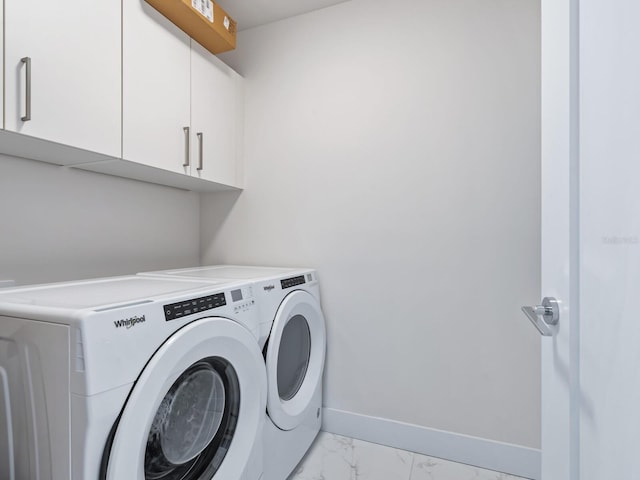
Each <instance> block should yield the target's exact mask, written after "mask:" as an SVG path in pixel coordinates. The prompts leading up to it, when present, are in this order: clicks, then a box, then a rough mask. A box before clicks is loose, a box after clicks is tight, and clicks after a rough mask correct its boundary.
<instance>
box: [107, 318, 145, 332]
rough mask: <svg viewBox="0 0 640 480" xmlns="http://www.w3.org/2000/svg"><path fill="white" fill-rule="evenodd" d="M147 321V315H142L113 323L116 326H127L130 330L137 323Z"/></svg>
mask: <svg viewBox="0 0 640 480" xmlns="http://www.w3.org/2000/svg"><path fill="white" fill-rule="evenodd" d="M146 321H147V319H146V317H145V316H144V315H142V316H141V317H131V318H124V319H122V320H115V321H114V322H113V324H114V325H115V326H116V328H122V327H125V328H126V329H127V330H128V329H130V328H131V327H135V326H136V325H137V324H139V323H144V322H146Z"/></svg>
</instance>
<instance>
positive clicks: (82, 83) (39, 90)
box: [4, 0, 121, 157]
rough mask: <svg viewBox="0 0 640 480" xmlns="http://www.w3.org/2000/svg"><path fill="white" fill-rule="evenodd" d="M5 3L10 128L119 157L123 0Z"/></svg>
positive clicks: (8, 128)
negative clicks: (28, 84)
mask: <svg viewBox="0 0 640 480" xmlns="http://www.w3.org/2000/svg"><path fill="white" fill-rule="evenodd" d="M4 6H5V12H4V17H5V18H4V20H5V22H4V26H5V32H4V33H5V82H6V83H5V88H6V90H5V95H6V100H5V114H6V124H5V126H6V128H7V130H12V131H15V132H19V133H23V134H26V135H30V136H34V137H38V138H43V139H46V140H51V141H54V142H58V143H62V144H66V145H72V146H75V147H79V148H83V149H87V150H91V151H95V152H99V153H104V154H107V155H112V156H118V157H119V156H120V153H121V139H120V128H121V110H120V102H121V89H120V82H121V67H120V60H121V55H120V42H121V35H120V32H121V29H120V22H121V8H120V2H114V1H104V2H86V1H82V0H65V1H64V2H54V1H51V0H31V1H29V2H25V1H24V0H5V2H4ZM23 58H24V59H27V58H28V59H29V60H28V61H27V60H25V61H24V62H23V61H22V59H23ZM27 67H30V68H27ZM27 70H30V72H29V73H30V77H31V78H30V86H31V88H30V93H31V95H30V102H29V103H30V105H27V101H26V100H27V94H28V93H29V92H28V89H27V78H26V76H27ZM29 106H30V107H31V108H30V112H28V111H27V107H29ZM29 113H30V114H31V115H30V119H28V114H29Z"/></svg>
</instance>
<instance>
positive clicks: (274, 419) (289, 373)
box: [142, 265, 326, 480]
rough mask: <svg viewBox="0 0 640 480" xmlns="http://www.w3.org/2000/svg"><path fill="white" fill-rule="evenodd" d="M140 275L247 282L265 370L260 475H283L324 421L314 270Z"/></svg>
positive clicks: (322, 340)
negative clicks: (257, 315) (255, 307)
mask: <svg viewBox="0 0 640 480" xmlns="http://www.w3.org/2000/svg"><path fill="white" fill-rule="evenodd" d="M142 275H152V276H154V275H161V276H165V277H171V278H190V279H192V280H195V279H198V280H201V281H205V280H213V281H219V280H220V279H227V280H230V281H231V280H240V281H245V282H246V281H248V282H250V285H251V288H252V292H253V295H254V297H255V298H256V301H257V303H258V306H259V309H260V317H261V320H260V325H261V326H260V342H261V347H263V355H264V358H265V366H266V374H267V391H268V393H267V421H266V422H265V428H264V439H265V443H264V453H265V459H264V462H265V463H264V465H265V466H264V477H263V478H264V480H285V479H286V478H287V476H288V475H289V474H290V473H291V472H292V471H293V470H294V468H295V467H296V465H297V464H298V463H299V462H300V460H302V458H303V457H304V455H305V453H306V452H307V451H308V449H309V447H310V446H311V444H312V443H313V440H314V439H315V437H316V436H317V434H318V432H319V430H320V426H321V422H322V375H323V370H324V362H325V350H326V331H325V320H324V315H323V313H322V309H321V307H320V290H319V285H318V277H317V273H316V272H315V271H314V270H312V269H301V268H273V267H249V266H235V265H217V266H209V267H199V268H189V269H180V270H170V271H164V272H149V273H146V274H142Z"/></svg>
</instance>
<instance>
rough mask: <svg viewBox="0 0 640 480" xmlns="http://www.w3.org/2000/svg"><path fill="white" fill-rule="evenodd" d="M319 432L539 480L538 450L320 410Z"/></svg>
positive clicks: (339, 411)
mask: <svg viewBox="0 0 640 480" xmlns="http://www.w3.org/2000/svg"><path fill="white" fill-rule="evenodd" d="M322 430H324V431H325V432H329V433H335V434H338V435H344V436H346V437H351V438H357V439H359V440H364V441H365V442H371V443H377V444H380V445H385V446H388V447H393V448H398V449H401V450H408V451H410V452H416V453H420V454H422V455H428V456H430V457H437V458H442V459H445V460H451V461H453V462H459V463H465V464H467V465H473V466H476V467H480V468H486V469H488V470H495V471H497V472H503V473H508V474H510V475H516V476H518V477H523V478H530V479H533V480H540V475H541V473H540V472H541V468H540V450H537V449H534V448H528V447H522V446H519V445H512V444H509V443H501V442H496V441H493V440H486V439H484V438H478V437H471V436H468V435H461V434H458V433H451V432H445V431H443V430H435V429H432V428H426V427H420V426H418V425H411V424H409V423H402V422H396V421H394V420H387V419H384V418H377V417H369V416H366V415H359V414H357V413H351V412H345V411H342V410H336V409H333V408H324V409H323V422H322Z"/></svg>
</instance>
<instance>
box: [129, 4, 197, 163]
mask: <svg viewBox="0 0 640 480" xmlns="http://www.w3.org/2000/svg"><path fill="white" fill-rule="evenodd" d="M122 25H123V52H122V55H123V82H122V85H123V115H122V122H123V125H122V127H123V128H122V145H123V146H122V156H123V158H124V159H126V160H131V161H134V162H137V163H144V164H147V165H152V166H155V167H159V168H163V169H165V170H171V171H174V172H180V173H187V174H188V173H189V171H190V170H189V166H185V165H184V164H185V163H187V162H186V160H185V154H186V148H185V147H186V145H187V143H186V142H188V141H189V134H188V132H185V131H184V129H185V128H188V127H189V126H190V124H191V118H190V117H191V103H190V92H189V89H190V55H191V54H190V45H189V37H188V36H187V35H186V34H185V33H184V32H182V31H181V30H180V29H179V28H178V27H176V26H175V25H174V24H173V23H171V22H170V21H169V20H167V19H166V18H165V17H164V16H162V15H161V14H160V13H159V12H158V11H157V10H155V9H154V8H153V7H151V6H150V5H148V4H147V3H146V2H144V1H143V0H125V1H124V2H123V22H122ZM191 137H192V138H195V136H193V135H191Z"/></svg>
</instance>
